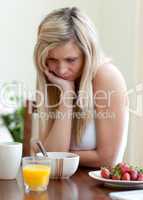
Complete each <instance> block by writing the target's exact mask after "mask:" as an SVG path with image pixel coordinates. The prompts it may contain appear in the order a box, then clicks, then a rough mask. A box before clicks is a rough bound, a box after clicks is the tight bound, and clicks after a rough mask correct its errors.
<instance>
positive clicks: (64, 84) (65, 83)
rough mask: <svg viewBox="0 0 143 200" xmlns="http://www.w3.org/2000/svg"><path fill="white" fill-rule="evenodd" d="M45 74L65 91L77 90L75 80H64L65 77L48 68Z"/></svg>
mask: <svg viewBox="0 0 143 200" xmlns="http://www.w3.org/2000/svg"><path fill="white" fill-rule="evenodd" d="M45 75H46V76H47V78H48V80H49V81H50V82H51V83H53V84H56V85H58V86H59V87H61V88H62V89H63V91H64V92H66V91H69V90H71V91H73V92H74V91H75V85H74V81H69V80H64V79H62V78H60V77H58V76H56V75H55V74H53V73H52V72H50V71H49V70H48V69H46V70H45Z"/></svg>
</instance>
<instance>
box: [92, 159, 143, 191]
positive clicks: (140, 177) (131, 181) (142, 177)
mask: <svg viewBox="0 0 143 200" xmlns="http://www.w3.org/2000/svg"><path fill="white" fill-rule="evenodd" d="M88 174H89V176H90V177H92V178H94V179H95V180H96V181H98V182H100V183H103V184H104V185H107V186H112V187H113V186H114V187H124V188H143V168H141V167H137V166H133V165H128V164H127V163H123V162H122V163H118V164H117V165H115V166H114V167H113V168H110V169H109V168H107V167H101V170H96V171H90V172H89V173H88Z"/></svg>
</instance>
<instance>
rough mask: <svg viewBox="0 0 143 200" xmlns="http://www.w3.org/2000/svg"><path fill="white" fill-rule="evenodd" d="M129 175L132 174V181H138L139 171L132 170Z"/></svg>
mask: <svg viewBox="0 0 143 200" xmlns="http://www.w3.org/2000/svg"><path fill="white" fill-rule="evenodd" d="M129 173H130V176H131V180H133V181H135V180H137V178H138V171H137V170H135V169H133V168H131V169H130V171H129Z"/></svg>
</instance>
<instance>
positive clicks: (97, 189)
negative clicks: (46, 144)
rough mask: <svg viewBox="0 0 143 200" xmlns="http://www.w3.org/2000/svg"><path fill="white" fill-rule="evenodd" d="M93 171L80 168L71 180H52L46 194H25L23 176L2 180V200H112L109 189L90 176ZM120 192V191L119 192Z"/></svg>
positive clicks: (0, 183) (0, 197)
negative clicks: (89, 173)
mask: <svg viewBox="0 0 143 200" xmlns="http://www.w3.org/2000/svg"><path fill="white" fill-rule="evenodd" d="M89 171H91V169H87V168H80V169H78V171H77V172H76V173H75V175H74V176H72V177H71V178H69V179H64V180H50V182H49V185H48V189H47V191H46V192H39V193H38V192H30V193H24V187H23V181H22V176H21V175H19V176H18V177H17V179H16V180H0V199H2V200H92V199H93V200H110V197H109V196H108V194H109V192H113V191H117V189H113V188H112V189H109V188H106V187H104V186H103V185H99V184H98V183H97V182H96V181H95V180H94V179H92V178H91V177H89V176H88V172H89ZM118 191H119V190H118Z"/></svg>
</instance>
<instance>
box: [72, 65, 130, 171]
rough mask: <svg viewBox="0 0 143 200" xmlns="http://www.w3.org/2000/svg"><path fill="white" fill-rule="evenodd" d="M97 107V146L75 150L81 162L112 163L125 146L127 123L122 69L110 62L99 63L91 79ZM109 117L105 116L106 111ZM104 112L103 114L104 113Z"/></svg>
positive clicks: (100, 164)
mask: <svg viewBox="0 0 143 200" xmlns="http://www.w3.org/2000/svg"><path fill="white" fill-rule="evenodd" d="M93 87H94V97H95V101H96V102H95V109H96V113H97V114H96V149H95V150H91V151H74V152H75V153H77V154H79V155H80V164H81V165H83V166H88V167H95V168H96V167H97V168H99V167H101V166H105V165H106V166H113V165H114V164H115V163H117V162H118V160H117V158H118V156H119V154H120V152H121V151H122V152H123V149H122V148H124V147H123V146H122V145H123V142H124V141H123V140H124V139H125V137H126V134H127V126H128V97H127V90H126V84H125V81H124V79H123V77H122V75H121V73H120V72H119V71H118V70H117V69H116V68H115V67H114V66H113V65H111V64H108V65H107V64H106V65H104V66H102V67H100V68H99V69H98V71H97V74H96V77H95V79H94V81H93ZM107 112H108V114H109V117H107V118H106V117H105V115H104V114H105V113H107ZM103 115H104V116H103Z"/></svg>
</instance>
